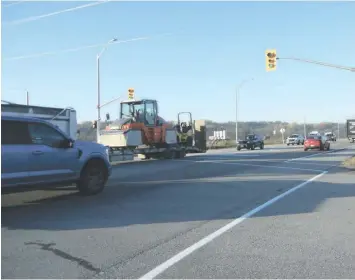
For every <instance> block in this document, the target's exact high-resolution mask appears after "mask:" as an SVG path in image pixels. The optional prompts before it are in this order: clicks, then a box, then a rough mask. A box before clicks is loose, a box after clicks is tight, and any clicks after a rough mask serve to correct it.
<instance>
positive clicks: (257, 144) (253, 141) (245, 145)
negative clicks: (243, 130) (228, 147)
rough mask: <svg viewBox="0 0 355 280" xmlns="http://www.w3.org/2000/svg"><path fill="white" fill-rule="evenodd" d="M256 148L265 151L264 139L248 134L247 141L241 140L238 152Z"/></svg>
mask: <svg viewBox="0 0 355 280" xmlns="http://www.w3.org/2000/svg"><path fill="white" fill-rule="evenodd" d="M255 148H260V149H261V150H262V149H264V138H263V137H261V136H260V135H256V134H248V135H247V137H246V138H245V140H239V141H238V143H237V150H238V151H240V150H241V149H247V150H255Z"/></svg>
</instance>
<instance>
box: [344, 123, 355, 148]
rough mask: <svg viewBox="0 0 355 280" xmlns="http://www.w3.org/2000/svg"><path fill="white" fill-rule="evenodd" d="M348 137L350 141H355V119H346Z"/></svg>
mask: <svg viewBox="0 0 355 280" xmlns="http://www.w3.org/2000/svg"><path fill="white" fill-rule="evenodd" d="M346 137H347V138H348V139H349V141H350V143H354V142H355V119H351V120H346Z"/></svg>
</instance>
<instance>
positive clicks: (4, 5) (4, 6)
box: [1, 0, 27, 8]
mask: <svg viewBox="0 0 355 280" xmlns="http://www.w3.org/2000/svg"><path fill="white" fill-rule="evenodd" d="M6 2H12V1H6ZM6 2H4V1H2V2H1V3H6ZM23 2H27V1H26V0H22V1H16V2H12V3H10V4H3V5H2V8H7V7H11V6H15V5H18V4H21V3H23Z"/></svg>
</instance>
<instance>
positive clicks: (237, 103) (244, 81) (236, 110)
mask: <svg viewBox="0 0 355 280" xmlns="http://www.w3.org/2000/svg"><path fill="white" fill-rule="evenodd" d="M253 80H254V78H251V79H249V80H243V81H242V82H241V83H240V84H239V86H237V89H236V92H235V144H236V145H237V144H238V105H239V93H240V89H241V87H242V86H243V85H244V84H245V83H246V82H248V81H253Z"/></svg>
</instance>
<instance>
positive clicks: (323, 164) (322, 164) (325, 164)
mask: <svg viewBox="0 0 355 280" xmlns="http://www.w3.org/2000/svg"><path fill="white" fill-rule="evenodd" d="M285 163H291V164H302V165H304V164H310V165H319V166H328V167H334V166H337V165H339V164H341V161H340V162H339V163H337V164H327V163H315V162H314V161H313V162H304V161H303V162H296V161H293V162H291V161H286V162H285Z"/></svg>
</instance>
